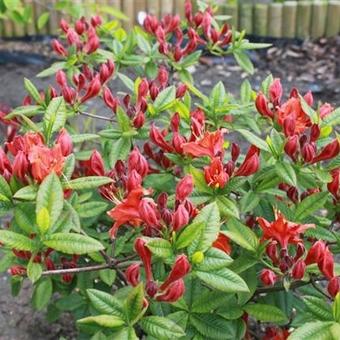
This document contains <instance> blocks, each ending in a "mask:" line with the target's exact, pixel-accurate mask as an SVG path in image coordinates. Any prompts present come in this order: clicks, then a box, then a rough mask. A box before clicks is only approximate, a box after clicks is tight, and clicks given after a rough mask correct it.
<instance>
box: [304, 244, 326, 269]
mask: <svg viewBox="0 0 340 340" xmlns="http://www.w3.org/2000/svg"><path fill="white" fill-rule="evenodd" d="M325 249H326V245H325V243H324V242H323V241H321V240H319V241H316V242H315V243H314V244H313V246H312V247H311V248H310V249H309V251H308V253H307V257H306V259H305V263H306V265H309V264H312V263H318V262H319V261H320V259H321V258H322V256H323V254H324V252H325Z"/></svg>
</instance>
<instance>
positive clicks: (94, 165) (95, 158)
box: [87, 150, 105, 176]
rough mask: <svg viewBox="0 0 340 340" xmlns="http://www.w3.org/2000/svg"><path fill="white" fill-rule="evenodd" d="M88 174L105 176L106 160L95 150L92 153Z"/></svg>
mask: <svg viewBox="0 0 340 340" xmlns="http://www.w3.org/2000/svg"><path fill="white" fill-rule="evenodd" d="M87 175H88V176H104V175H105V169H104V161H103V158H102V156H101V154H100V153H99V152H98V151H97V150H94V151H93V152H92V155H91V157H90V159H89V169H88V173H87Z"/></svg>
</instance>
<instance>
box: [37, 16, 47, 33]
mask: <svg viewBox="0 0 340 340" xmlns="http://www.w3.org/2000/svg"><path fill="white" fill-rule="evenodd" d="M49 18H50V13H49V12H45V13H43V14H41V15H40V16H39V18H38V23H37V26H38V29H39V30H41V29H42V28H43V27H44V26H45V25H46V24H47V22H48V19H49Z"/></svg>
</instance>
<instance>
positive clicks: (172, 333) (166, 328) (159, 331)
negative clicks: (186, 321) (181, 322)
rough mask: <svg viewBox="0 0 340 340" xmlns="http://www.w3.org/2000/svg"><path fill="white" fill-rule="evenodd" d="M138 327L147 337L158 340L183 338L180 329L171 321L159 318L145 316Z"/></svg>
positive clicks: (182, 332) (183, 334)
mask: <svg viewBox="0 0 340 340" xmlns="http://www.w3.org/2000/svg"><path fill="white" fill-rule="evenodd" d="M140 326H141V327H142V329H143V330H144V332H146V333H147V334H148V335H149V336H153V337H155V338H156V339H159V340H163V339H164V340H166V339H179V338H181V337H182V336H185V333H184V331H183V329H182V328H181V327H179V326H178V325H177V324H176V323H175V322H173V321H172V320H170V319H168V318H165V317H161V316H147V317H145V318H143V319H142V320H141V321H140Z"/></svg>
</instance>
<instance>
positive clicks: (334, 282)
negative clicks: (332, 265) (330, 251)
mask: <svg viewBox="0 0 340 340" xmlns="http://www.w3.org/2000/svg"><path fill="white" fill-rule="evenodd" d="M327 291H328V293H329V295H330V296H331V297H333V298H334V297H335V296H336V295H337V294H338V292H339V291H340V279H339V277H337V276H334V277H333V278H331V279H330V280H329V282H328V286H327Z"/></svg>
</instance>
